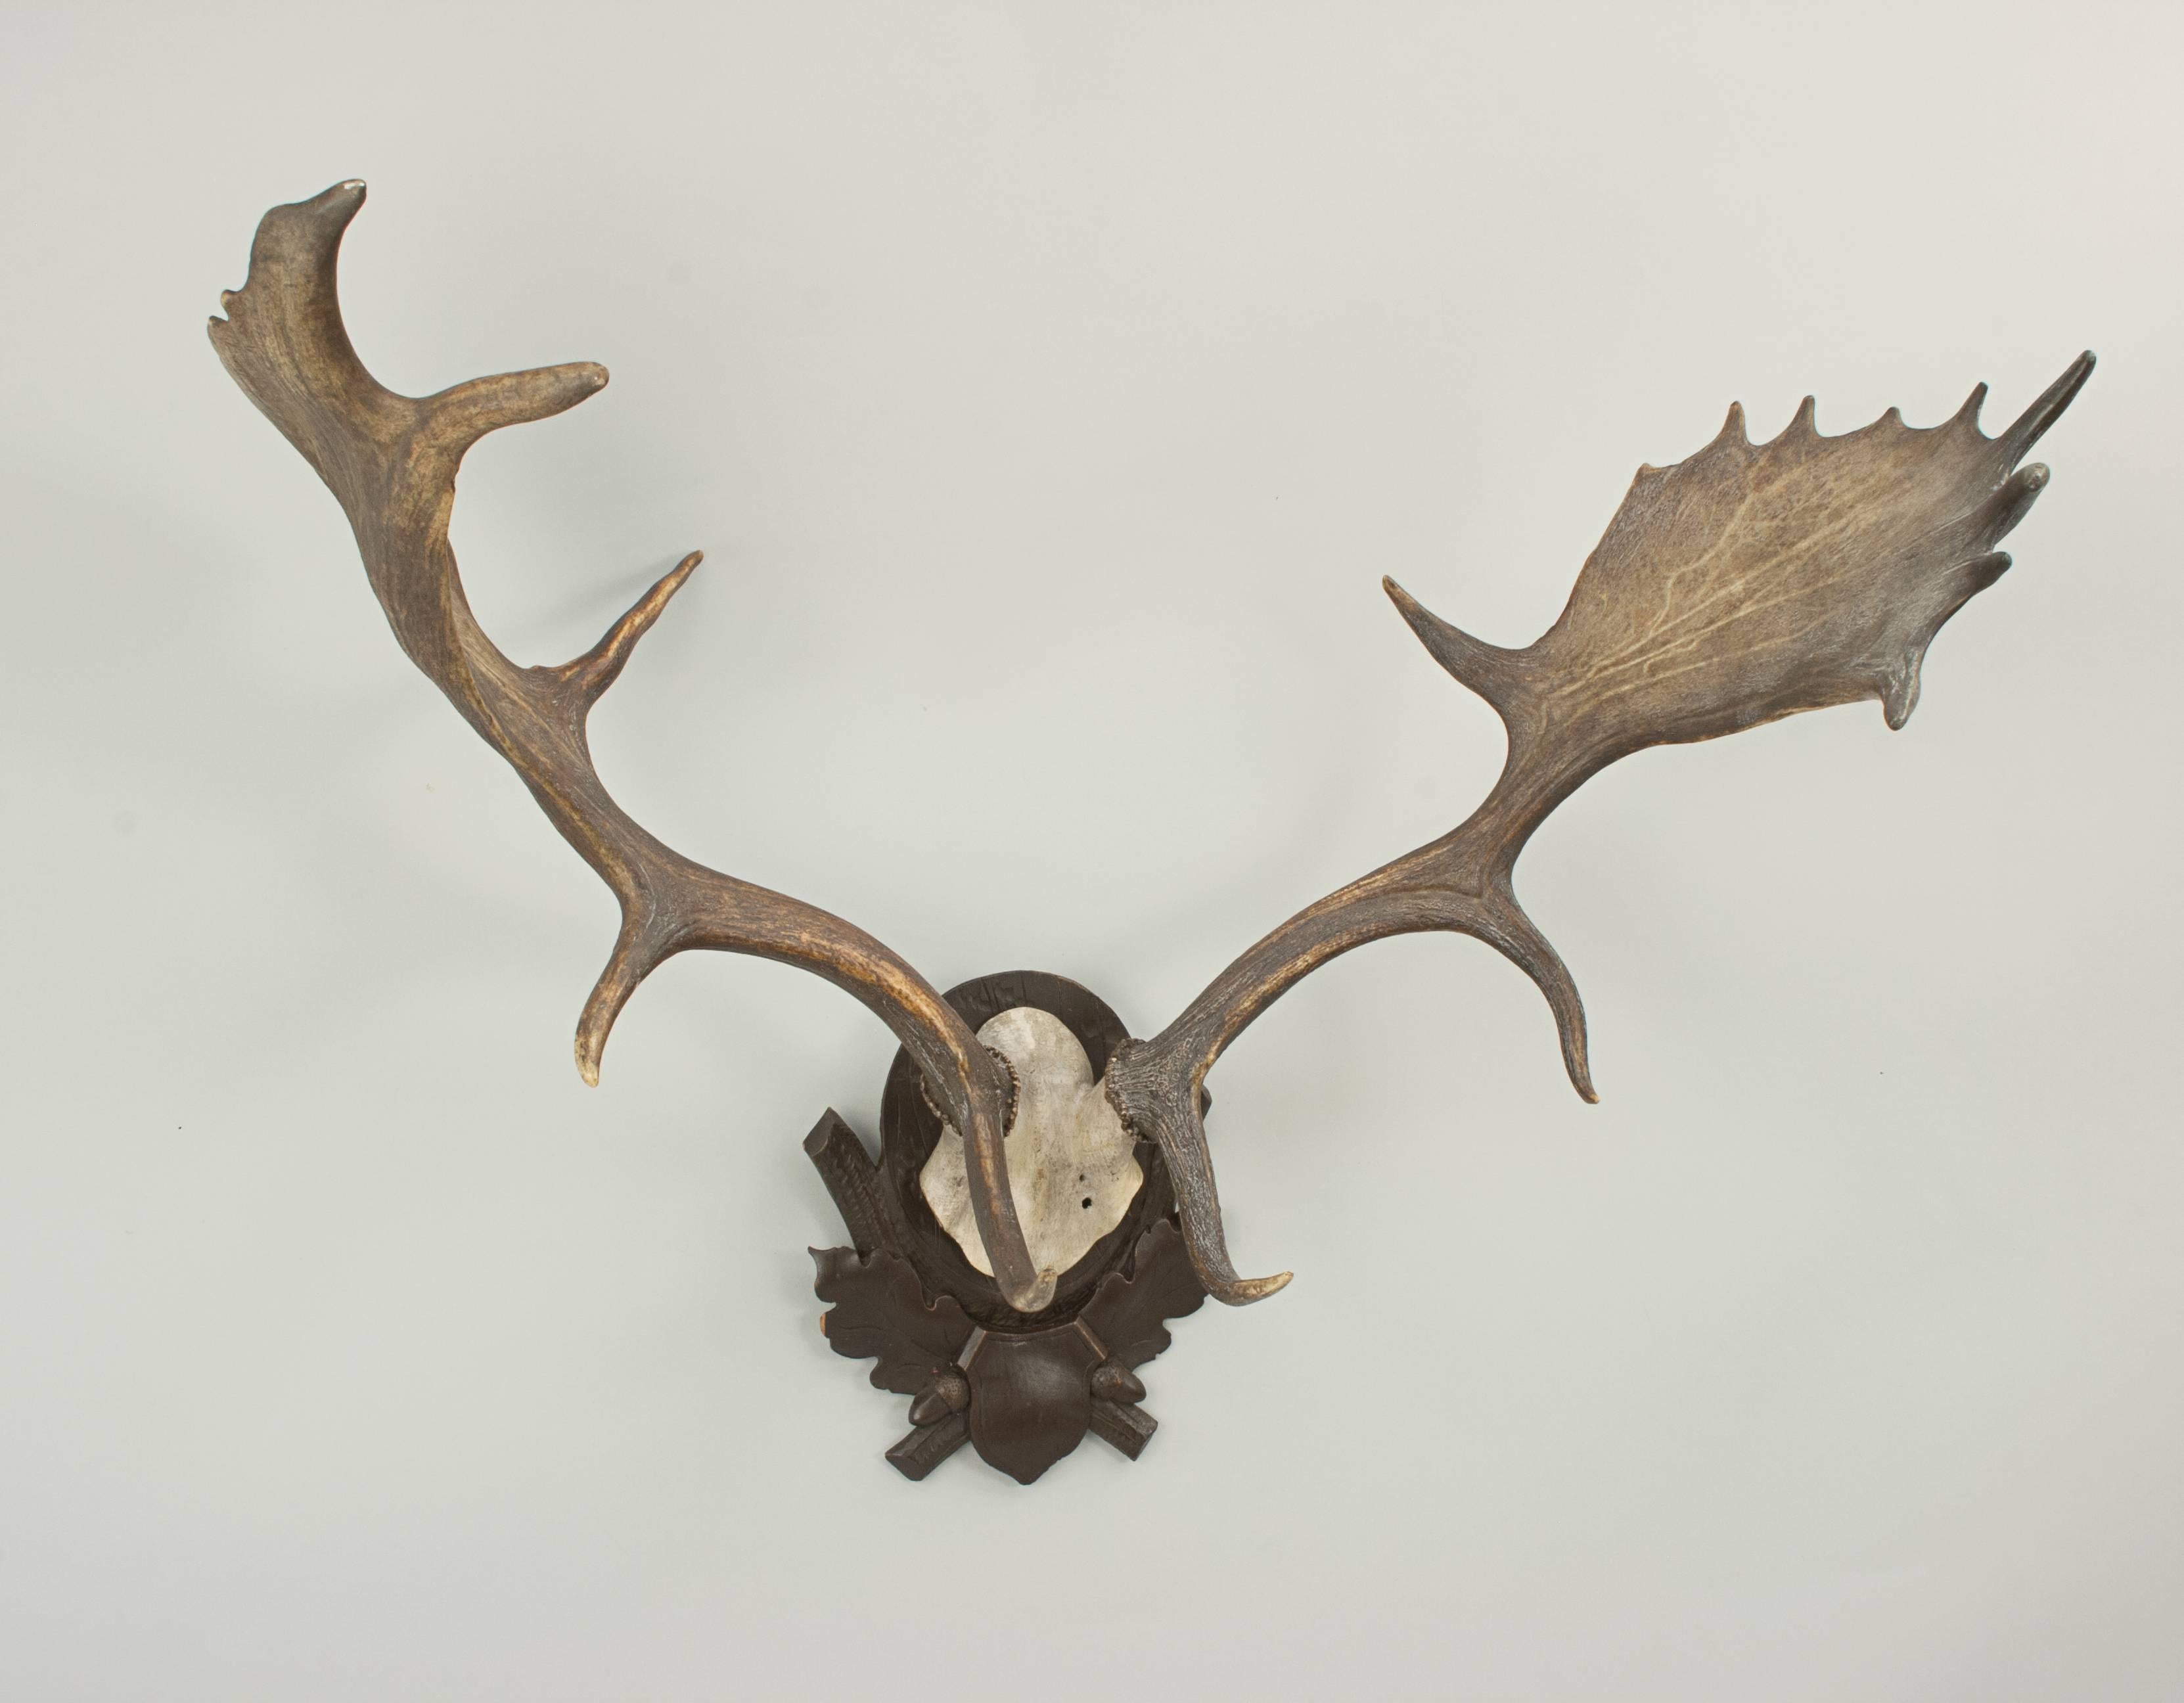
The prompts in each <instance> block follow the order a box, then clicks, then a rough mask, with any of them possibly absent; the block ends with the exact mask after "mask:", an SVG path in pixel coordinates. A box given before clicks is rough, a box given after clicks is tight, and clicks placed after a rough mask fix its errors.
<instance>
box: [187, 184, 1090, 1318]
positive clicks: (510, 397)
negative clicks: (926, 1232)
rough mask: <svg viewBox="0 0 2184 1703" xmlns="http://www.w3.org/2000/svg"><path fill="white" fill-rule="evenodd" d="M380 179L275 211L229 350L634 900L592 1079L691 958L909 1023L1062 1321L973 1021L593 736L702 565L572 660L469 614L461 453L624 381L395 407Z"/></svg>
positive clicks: (589, 1044) (414, 631)
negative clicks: (639, 646)
mask: <svg viewBox="0 0 2184 1703" xmlns="http://www.w3.org/2000/svg"><path fill="white" fill-rule="evenodd" d="M363 204H364V186H363V185H362V184H361V183H355V182H350V183H341V184H337V185H335V186H334V187H332V188H331V189H329V190H327V191H326V192H325V193H324V194H322V195H320V196H317V197H315V198H313V199H311V200H309V201H304V202H299V203H295V204H294V205H292V206H287V207H276V208H275V209H273V210H272V211H271V212H270V213H268V214H266V215H265V219H264V220H263V221H262V222H261V223H260V224H259V227H258V236H257V239H256V241H255V242H253V244H252V245H251V251H250V275H249V278H248V281H246V282H245V284H244V286H243V287H242V290H240V291H239V292H229V293H228V294H226V296H224V297H223V298H222V304H223V305H224V306H225V307H226V309H227V310H228V314H229V317H228V318H227V319H226V320H220V319H214V320H213V322H212V326H211V331H212V341H213V347H214V348H215V349H217V350H218V351H219V353H220V360H221V361H222V362H223V363H224V364H225V365H226V368H227V370H228V372H229V374H230V375H231V376H232V377H233V378H234V380H235V381H236V382H237V384H239V385H240V386H242V389H243V392H244V393H245V394H246V395H248V397H249V398H250V399H251V400H252V401H253V402H254V403H257V404H258V406H259V409H260V410H261V411H263V412H264V414H265V416H266V418H268V419H269V420H271V421H272V422H273V423H274V425H276V426H278V427H280V428H281V432H282V434H283V435H284V436H285V437H287V439H288V441H289V442H291V443H292V444H294V445H295V446H296V448H298V450H300V451H302V452H303V455H304V459H305V460H307V461H309V463H310V464H311V465H312V466H313V467H314V468H315V469H316V470H318V474H319V476H320V478H321V479H323V480H325V481H326V485H327V487H329V488H330V489H331V491H332V492H333V493H334V495H335V497H336V498H337V499H338V500H339V501H340V503H341V505H342V508H343V511H344V512H345V513H347V515H348V519H349V524H350V526H352V527H354V530H355V532H356V541H357V548H358V549H359V551H360V552H361V553H362V554H363V557H364V565H365V571H366V572H367V573H368V574H369V575H370V580H371V587H372V590H373V591H374V592H376V593H377V594H378V597H379V601H380V604H381V606H382V608H383V609H385V610H386V611H387V621H389V622H390V623H391V624H392V625H393V628H394V636H395V637H397V638H398V639H399V640H400V641H401V643H402V648H403V649H404V650H405V651H406V652H408V653H409V659H410V660H411V661H412V662H414V663H415V664H416V665H417V666H418V667H419V668H420V669H421V670H423V671H424V672H425V673H426V675H427V676H430V677H431V679H432V682H433V683H434V684H435V685H437V686H438V687H439V688H440V689H441V690H442V691H443V692H444V693H447V695H448V699H449V700H450V701H451V702H452V703H453V704H454V706H455V708H456V709H457V710H460V711H461V713H462V715H463V719H464V720H465V721H468V722H469V723H470V724H471V726H472V727H474V728H476V730H477V732H479V734H480V735H481V736H482V737H484V739H485V741H486V743H487V744H489V745H491V746H492V747H493V749H495V750H497V751H499V753H500V754H501V755H502V756H504V757H505V758H506V759H507V760H509V762H510V765H513V766H514V768H515V771H516V773H517V774H519V775H520V776H522V777H523V782H524V784H525V785H526V786H527V787H530V788H531V792H532V797H534V798H536V799H538V804H539V807H540V808H541V809H542V810H544V811H545V812H546V815H547V816H548V817H549V819H550V820H551V821H552V822H553V824H554V826H555V827H556V828H558V829H559V830H560V832H561V835H562V837H563V838H565V839H566V840H567V841H568V842H569V843H570V844H571V845H572V846H574V847H575V848H576V849H577V854H579V855H580V856H582V858H583V860H584V861H585V862H587V863H588V864H589V865H591V866H592V867H593V869H594V870H596V871H598V872H599V876H600V878H601V879H603V880H604V882H606V884H607V885H608V886H609V887H610V888H612V889H613V890H614V894H615V897H616V899H619V900H620V901H621V916H622V921H621V936H620V938H618V939H617V940H616V943H615V948H614V952H613V955H612V956H611V957H610V959H609V960H608V962H607V966H606V969H605V971H604V973H603V974H602V975H601V976H600V977H599V984H598V985H597V986H596V987H595V988H593V990H592V994H591V998H590V999H588V1000H587V1001H586V1002H585V1005H584V1010H583V1015H582V1018H581V1020H580V1021H579V1022H578V1024H577V1068H578V1069H579V1070H581V1071H582V1072H583V1075H584V1079H585V1080H586V1081H587V1082H596V1081H597V1080H598V1079H599V1054H600V1051H601V1049H603V1048H604V1046H605V1045H606V1039H607V1032H608V1031H609V1030H610V1028H611V1027H613V1024H614V1021H615V1017H616V1014H618V1013H619V1012H620V1011H621V1008H622V1006H623V1005H624V1004H626V1003H627V1000H628V999H629V997H630V995H631V994H632V993H634V992H635V991H636V989H637V985H638V982H642V981H643V979H644V977H646V976H647V975H649V973H650V972H651V971H653V970H654V969H655V968H656V967H657V966H659V965H660V964H661V963H662V962H664V961H665V960H666V959H668V958H670V957H672V956H673V955H674V954H676V953H678V952H686V951H689V950H691V949H694V948H705V949H711V950H714V951H721V952H748V953H752V954H756V955H757V956H759V957H762V958H772V959H775V960H778V961H780V962H783V963H786V964H794V965H797V966H801V967H802V968H804V969H806V970H811V971H816V973H817V974H819V975H821V976H822V977H825V978H826V979H827V981H829V982H833V984H834V985H835V986H836V987H838V988H843V989H844V990H845V991H846V992H848V993H851V994H854V995H855V997H856V998H857V999H861V1000H862V1001H863V1002H864V1004H865V1005H866V1006H868V1007H870V1008H871V1010H872V1011H873V1012H874V1013H875V1014H877V1016H879V1017H880V1019H881V1020H882V1021H883V1022H885V1023H886V1024H887V1026H888V1027H889V1028H890V1029H892V1030H893V1031H894V1033H895V1035H896V1037H897V1038H899V1039H900V1041H901V1043H902V1044H903V1045H904V1047H905V1048H906V1049H908V1051H909V1053H910V1055H911V1057H912V1058H913V1059H915V1060H917V1064H918V1066H919V1067H920V1069H922V1071H924V1073H925V1077H926V1080H927V1082H928V1084H929V1085H930V1087H931V1088H932V1091H933V1095H934V1098H935V1099H936V1100H937V1101H938V1102H939V1104H940V1105H942V1106H944V1108H945V1109H946V1110H947V1113H948V1116H949V1117H950V1121H952V1122H953V1123H954V1124H955V1126H956V1128H957V1129H959V1130H961V1131H962V1132H964V1133H965V1136H966V1138H967V1142H966V1145H967V1149H968V1151H969V1154H970V1158H971V1164H970V1171H971V1177H972V1208H973V1213H974V1216H975V1217H976V1220H977V1223H978V1233H979V1235H980V1236H981V1238H983V1241H984V1244H985V1245H986V1247H987V1248H988V1249H989V1250H991V1253H992V1255H993V1266H994V1272H995V1279H996V1281H997V1282H998V1283H999V1284H1000V1288H1001V1291H1002V1294H1004V1295H1005V1296H1006V1298H1007V1300H1008V1301H1009V1303H1010V1305H1012V1306H1015V1307H1017V1308H1018V1309H1020V1310H1021V1311H1025V1312H1034V1311H1038V1310H1039V1308H1041V1307H1043V1306H1045V1305H1046V1304H1047V1302H1048V1300H1050V1298H1051V1296H1052V1294H1053V1293H1054V1286H1055V1275H1056V1274H1055V1273H1053V1272H1038V1271H1035V1270H1034V1266H1033V1264H1032V1259H1031V1255H1030V1253H1029V1252H1028V1249H1026V1247H1025V1245H1024V1238H1023V1232H1022V1228H1021V1227H1020V1226H1019V1225H1018V1223H1017V1211H1016V1203H1015V1201H1014V1199H1013V1198H1012V1197H1011V1194H1010V1190H1009V1183H1008V1172H1007V1166H1006V1160H1004V1158H1003V1156H1002V1147H1001V1142H1002V1137H1003V1134H1004V1132H1005V1130H1006V1082H1005V1080H1004V1077H1003V1075H1002V1072H1001V1070H1000V1066H998V1065H997V1064H996V1063H995V1060H993V1059H992V1058H991V1057H990V1056H989V1055H988V1054H987V1052H986V1050H985V1049H983V1047H981V1046H980V1045H979V1044H978V1040H977V1038H975V1037H974V1036H973V1035H972V1032H971V1030H970V1028H969V1027H968V1026H967V1024H965V1022H964V1021H963V1020H962V1018H961V1017H960V1016H957V1015H956V1012H955V1010H953V1009H952V1008H951V1007H950V1005H948V1003H947V1002H946V1001H945V1000H944V999H942V998H941V997H940V995H939V993H936V992H935V991H934V990H933V988H932V987H931V986H930V985H928V983H927V982H926V981H925V979H924V978H923V977H921V976H920V975H919V974H918V973H917V971H915V970H913V969H911V967H910V966H909V965H908V964H906V963H905V962H904V961H903V960H901V959H900V958H899V957H897V956H896V955H895V954H894V953H892V952H890V951H889V950H888V949H887V948H886V947H884V946H883V945H882V944H880V943H879V942H878V941H877V940H875V939H873V938H872V936H870V935H869V934H866V932H864V931H863V930H861V929H860V928H856V927H852V926H851V925H850V924H849V923H847V922H844V921H843V920H842V919H841V918H839V917H838V916H832V915H830V914H829V913H827V912H826V911H824V910H819V909H818V908H817V907H816V906H814V905H811V904H805V903H804V902H803V901H802V900H801V899H790V898H788V897H786V896H784V895H783V894H781V893H771V892H768V891H767V890H766V888H761V887H754V886H752V885H751V884H749V882H741V881H738V880H736V879H735V878H734V877H732V876H726V875H721V874H720V873H718V872H717V871H714V870H710V869H707V868H705V866H704V865H700V864H697V863H694V862H692V861H691V860H689V859H688V858H686V857H684V856H682V854H680V853H678V852H676V851H672V850H671V849H669V848H668V847H666V846H665V845H663V844H661V843H660V841H658V840H656V839H655V838H653V837H652V836H651V835H650V834H649V833H647V832H645V831H644V830H643V828H641V827H639V826H638V825H637V824H636V823H635V822H634V821H632V820H631V819H630V818H629V817H628V816H627V815H625V814H624V813H623V811H622V810H621V807H620V806H619V805H617V804H616V803H615V802H614V800H613V799H611V798H610V797H609V796H608V795H607V791H606V788H605V787H604V786H603V785H602V784H601V783H600V782H599V775H598V773H597V772H596V771H594V769H593V766H592V757H591V751H590V748H589V744H588V739H587V737H586V733H585V721H586V719H587V717H588V715H589V714H590V711H591V707H592V705H593V704H594V703H596V702H597V701H598V699H599V695H600V694H601V693H604V691H605V690H606V689H607V687H610V686H611V685H612V684H613V683H614V682H615V679H616V676H618V675H619V674H620V673H621V670H622V666H623V665H624V664H625V663H626V662H627V661H628V659H629V654H630V651H631V649H632V648H633V647H634V646H635V644H636V643H637V641H638V639H639V638H641V637H643V635H644V632H645V631H646V630H647V629H648V628H649V627H650V626H651V625H652V623H653V622H654V621H656V620H657V619H658V618H659V616H660V611H661V610H662V609H665V608H666V604H667V600H668V598H671V597H672V596H674V594H675V593H676V592H677V591H678V590H679V589H681V587H682V584H683V582H685V581H686V580H688V578H689V576H690V574H691V572H692V571H693V570H694V569H695V568H696V566H697V565H698V561H699V558H698V556H697V555H696V554H692V555H689V556H688V557H685V558H684V559H683V560H682V562H681V563H680V564H679V565H677V567H676V568H675V569H674V570H673V571H672V572H671V573H669V574H668V575H667V576H666V577H665V578H664V579H662V580H660V582H659V583H658V584H657V585H655V586H654V587H652V589H651V590H650V591H649V592H647V593H645V594H644V595H643V597H642V598H638V601H637V603H636V604H635V606H634V607H632V609H630V611H629V612H628V613H627V615H623V616H622V617H621V620H619V621H616V623H615V624H614V625H613V626H611V627H610V628H609V629H608V631H607V633H606V636H605V637H604V638H602V639H601V640H600V641H599V643H598V644H596V645H595V646H593V648H591V649H590V650H589V651H588V652H586V653H585V654H583V655H582V656H580V657H578V658H577V659H576V660H575V661H573V662H566V663H563V664H561V665H560V666H558V667H550V668H519V667H517V666H516V665H515V664H514V663H513V662H510V660H509V659H508V658H507V657H505V656H504V655H503V654H501V653H500V651H499V650H498V649H497V648H495V647H494V646H493V642H492V641H491V640H490V639H488V638H487V637H486V636H485V634H484V633H483V632H482V631H481V630H480V628H479V626H478V625H477V622H476V620H475V619H474V618H473V617H472V615H471V609H470V605H469V604H468V602H467V601H466V600H465V598H464V595H463V587H462V582H461V580H460V578H459V577H458V576H457V574H456V570H455V558H454V550H453V549H452V548H451V547H450V546H449V544H448V516H449V514H450V512H451V510H452V509H453V507H454V495H455V472H456V469H457V468H458V466H459V465H460V464H461V461H462V459H463V455H464V453H465V451H466V450H468V449H469V448H470V447H471V445H472V444H474V443H476V442H477V441H478V440H479V439H480V438H482V437H484V436H485V435H486V434H487V432H489V431H495V430H497V429H499V427H501V426H517V425H521V424H522V423H523V422H525V421H526V420H543V419H546V418H547V417H549V415H556V414H559V413H560V412H561V411H562V410H563V409H568V408H573V407H574V406H575V405H576V404H577V403H580V402H582V400H583V399H584V398H586V397H588V396H590V395H591V394H592V393H593V392H594V391H597V390H598V389H599V388H600V387H602V386H603V385H604V384H605V383H606V381H607V375H606V370H605V369H604V367H600V366H595V365H591V364H590V363H588V362H579V363H577V364H575V365H569V366H557V367H545V368H541V369H539V370H536V371H532V372H519V373H504V374H502V375H500V376H498V377H493V378H481V379H473V380H471V381H470V382H469V383H467V384H460V385H457V386H455V387H454V388H453V389H450V390H443V391H442V392H439V393H438V394H437V395H436V396H428V397H422V398H413V397H406V396H398V395H396V394H395V393H394V392H393V391H390V390H387V389H386V388H385V387H382V385H380V384H379V383H378V382H377V381H376V380H375V379H373V377H372V376H371V375H370V373H368V372H366V371H365V369H364V365H363V363H362V362H361V361H359V359H357V355H356V351H355V350H354V348H351V347H350V344H349V340H348V332H347V331H345V330H344V329H343V325H342V318H341V306H340V303H339V300H338V298H337V293H336V288H335V265H336V257H337V253H338V251H339V248H340V246H341V238H342V233H343V231H345V230H346V229H347V228H348V223H349V221H350V220H352V219H354V217H355V216H356V212H357V209H359V207H361V206H362V205H363Z"/></svg>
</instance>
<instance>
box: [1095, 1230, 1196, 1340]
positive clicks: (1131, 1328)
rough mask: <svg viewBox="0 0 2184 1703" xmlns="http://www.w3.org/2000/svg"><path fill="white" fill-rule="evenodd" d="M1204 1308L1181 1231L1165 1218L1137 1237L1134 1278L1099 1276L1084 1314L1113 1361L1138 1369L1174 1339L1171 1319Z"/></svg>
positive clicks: (1113, 1275) (1117, 1273)
mask: <svg viewBox="0 0 2184 1703" xmlns="http://www.w3.org/2000/svg"><path fill="white" fill-rule="evenodd" d="M1204 1305H1206V1291H1205V1289H1204V1288H1201V1286H1200V1284H1199V1282H1198V1277H1197V1274H1196V1273H1195V1272H1193V1271H1192V1270H1191V1268H1190V1257H1189V1255H1186V1254H1185V1252H1184V1245H1183V1233H1182V1232H1181V1231H1179V1230H1178V1229H1177V1228H1176V1227H1175V1226H1174V1225H1173V1224H1171V1223H1170V1222H1168V1221H1167V1219H1165V1218H1163V1219H1162V1220H1161V1221H1160V1222H1158V1223H1157V1224H1156V1225H1154V1226H1153V1227H1152V1228H1151V1229H1150V1230H1148V1231H1146V1232H1145V1234H1144V1235H1143V1236H1140V1237H1139V1238H1138V1246H1137V1255H1136V1258H1135V1260H1134V1262H1133V1266H1132V1271H1131V1274H1130V1276H1128V1277H1124V1276H1123V1274H1122V1273H1121V1272H1108V1273H1107V1275H1106V1277H1102V1278H1100V1287H1099V1288H1097V1289H1096V1290H1095V1291H1094V1292H1093V1295H1092V1299H1091V1300H1089V1301H1088V1302H1086V1303H1085V1306H1084V1315H1083V1316H1084V1322H1085V1323H1086V1324H1087V1325H1089V1326H1090V1327H1091V1328H1092V1331H1093V1333H1094V1334H1095V1335H1096V1336H1097V1337H1098V1338H1100V1342H1101V1343H1103V1344H1106V1350H1107V1353H1108V1354H1109V1355H1110V1356H1111V1357H1112V1358H1113V1359H1115V1360H1117V1361H1120V1362H1121V1363H1122V1364H1123V1365H1124V1366H1143V1365H1144V1364H1145V1362H1146V1361H1149V1360H1151V1359H1152V1358H1154V1356H1156V1355H1159V1354H1161V1353H1162V1352H1163V1351H1164V1350H1166V1349H1167V1345H1168V1344H1169V1343H1170V1342H1171V1341H1173V1338H1171V1337H1170V1336H1169V1335H1168V1333H1167V1321H1168V1320H1170V1319H1179V1318H1183V1317H1184V1316H1186V1315H1188V1314H1190V1313H1195V1312H1196V1311H1198V1310H1199V1309H1200V1308H1201V1307H1202V1306H1204Z"/></svg>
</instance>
